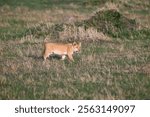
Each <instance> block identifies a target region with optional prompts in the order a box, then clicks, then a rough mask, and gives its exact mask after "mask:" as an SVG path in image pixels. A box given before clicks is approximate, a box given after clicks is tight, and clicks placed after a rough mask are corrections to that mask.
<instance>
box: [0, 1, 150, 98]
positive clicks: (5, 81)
mask: <svg viewBox="0 0 150 117" xmlns="http://www.w3.org/2000/svg"><path fill="white" fill-rule="evenodd" d="M0 1H1V2H0V5H1V8H0V12H1V16H0V18H1V19H0V90H1V92H0V99H149V97H150V54H149V50H150V46H149V45H150V25H149V24H148V23H147V21H148V19H146V18H148V17H149V14H148V13H147V12H146V13H145V15H143V9H140V8H143V7H142V6H143V5H145V4H144V3H140V4H136V2H133V3H132V4H131V3H130V2H129V3H128V2H127V3H126V4H127V6H126V5H124V4H123V3H122V7H121V8H120V9H121V10H120V11H116V10H104V11H103V10H102V11H100V12H97V15H96V14H95V13H93V14H92V17H91V15H90V14H87V13H88V12H89V11H88V9H90V10H91V7H92V6H93V12H94V11H96V10H97V9H98V7H99V5H100V4H103V3H101V2H99V1H96V0H95V2H94V1H92V0H88V1H87V2H85V1H82V2H80V1H71V0H64V1H61V2H59V4H58V6H57V8H55V7H54V6H53V5H55V4H57V2H58V1H57V0H56V1H55V2H54V1H48V0H45V1H40V0H37V1H36V2H35V1H34V0H31V2H29V1H28V0H23V1H21V0H20V1H19V0H15V1H14V2H11V1H7V0H6V1H2V0H0ZM106 2H108V1H106ZM47 3H49V4H47ZM50 3H51V4H50ZM66 3H68V4H69V3H73V4H74V5H77V8H76V7H74V10H75V9H78V7H81V6H82V5H83V6H84V5H85V4H86V5H85V6H86V9H85V11H86V12H85V11H82V9H81V10H75V11H74V10H72V9H68V7H67V6H66V5H65V4H66ZM114 3H115V4H117V3H119V0H115V1H114ZM4 5H8V6H4ZM45 5H46V6H45ZM137 5H138V6H139V9H138V10H139V11H140V12H132V13H131V12H130V10H129V9H128V6H131V8H133V7H132V6H137ZM62 6H63V7H62ZM89 6H91V7H89ZM25 7H27V8H25ZM131 10H132V11H134V8H133V9H131ZM127 12H128V13H129V14H128V15H126V13H127ZM144 12H145V11H144ZM90 13H91V11H90ZM99 13H102V14H99ZM130 13H131V14H132V15H133V14H134V15H135V16H138V17H142V18H143V17H144V18H143V19H140V18H136V17H135V18H134V19H133V18H131V17H130ZM72 14H74V15H75V16H77V17H79V19H77V20H75V21H73V22H69V21H66V20H68V19H65V18H66V17H73V15H72ZM83 17H84V18H83ZM75 18H76V17H75ZM80 18H81V19H80ZM99 19H100V20H99ZM65 21H66V22H65ZM104 22H105V23H104ZM139 22H140V23H139ZM104 24H105V25H104ZM85 26H87V27H86V28H87V29H86V28H85ZM100 26H102V27H100ZM70 27H71V28H70ZM91 27H92V29H91V30H90V31H91V32H88V31H89V30H88V29H90V28H91ZM103 27H104V29H103ZM139 27H140V28H139ZM98 28H101V29H98ZM80 29H81V30H80ZM83 29H86V30H83ZM102 29H103V30H102ZM76 30H79V31H78V33H79V35H78V37H76V36H75V33H77V31H76ZM95 30H97V31H98V32H95ZM115 31H116V32H115ZM99 33H104V34H105V36H101V35H98V34H99ZM85 34H86V36H83V35H85ZM88 34H93V35H94V36H95V37H94V36H91V37H90V36H88ZM97 36H98V37H97ZM45 37H48V38H49V39H48V41H51V42H65V43H67V42H72V41H81V42H82V48H81V53H79V54H75V55H74V59H75V61H74V62H70V61H68V59H66V60H64V61H61V60H58V59H55V58H52V59H50V58H49V59H48V60H47V61H46V64H43V59H42V55H41V54H42V51H43V40H44V38H45ZM105 37H109V38H110V40H109V41H108V40H105ZM93 38H94V39H93Z"/></svg>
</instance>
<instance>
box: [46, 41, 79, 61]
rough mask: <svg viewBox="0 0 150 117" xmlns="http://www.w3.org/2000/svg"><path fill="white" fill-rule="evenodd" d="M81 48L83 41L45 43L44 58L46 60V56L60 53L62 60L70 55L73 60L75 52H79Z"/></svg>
mask: <svg viewBox="0 0 150 117" xmlns="http://www.w3.org/2000/svg"><path fill="white" fill-rule="evenodd" d="M80 48H81V43H79V44H77V43H75V42H74V43H68V44H61V43H48V42H45V43H44V52H43V58H44V61H46V58H47V57H49V56H50V55H53V54H54V55H59V56H61V57H62V60H64V59H65V58H66V56H68V58H69V59H70V60H72V61H74V59H73V56H72V55H73V53H75V52H79V51H80Z"/></svg>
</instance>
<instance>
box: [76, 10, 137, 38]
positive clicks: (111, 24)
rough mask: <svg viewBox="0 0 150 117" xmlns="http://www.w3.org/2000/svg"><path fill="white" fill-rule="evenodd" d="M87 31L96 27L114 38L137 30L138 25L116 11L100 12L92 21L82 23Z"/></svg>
mask: <svg viewBox="0 0 150 117" xmlns="http://www.w3.org/2000/svg"><path fill="white" fill-rule="evenodd" d="M79 25H80V26H81V25H82V26H83V25H84V27H85V29H87V28H90V27H94V28H96V29H97V30H98V31H99V32H103V33H104V34H109V35H110V36H112V37H122V36H123V35H125V34H128V32H129V31H132V30H135V29H136V27H137V23H136V21H135V20H133V19H129V18H127V17H125V16H123V15H122V14H120V13H119V12H117V11H115V10H107V11H99V12H97V13H96V14H95V15H94V16H92V17H91V18H90V19H88V20H85V21H83V22H82V23H81V22H80V23H79Z"/></svg>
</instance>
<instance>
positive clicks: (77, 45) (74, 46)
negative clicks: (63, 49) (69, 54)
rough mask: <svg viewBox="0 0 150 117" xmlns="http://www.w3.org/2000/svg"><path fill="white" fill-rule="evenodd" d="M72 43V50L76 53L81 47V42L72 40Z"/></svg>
mask: <svg viewBox="0 0 150 117" xmlns="http://www.w3.org/2000/svg"><path fill="white" fill-rule="evenodd" d="M72 45H73V50H74V52H76V53H78V52H79V51H80V49H81V42H80V43H76V42H74V43H73V44H72Z"/></svg>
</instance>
